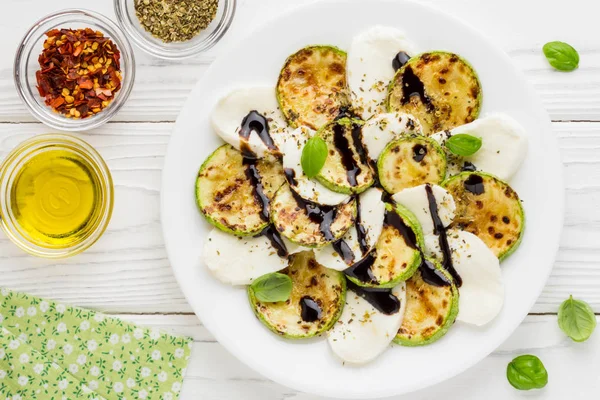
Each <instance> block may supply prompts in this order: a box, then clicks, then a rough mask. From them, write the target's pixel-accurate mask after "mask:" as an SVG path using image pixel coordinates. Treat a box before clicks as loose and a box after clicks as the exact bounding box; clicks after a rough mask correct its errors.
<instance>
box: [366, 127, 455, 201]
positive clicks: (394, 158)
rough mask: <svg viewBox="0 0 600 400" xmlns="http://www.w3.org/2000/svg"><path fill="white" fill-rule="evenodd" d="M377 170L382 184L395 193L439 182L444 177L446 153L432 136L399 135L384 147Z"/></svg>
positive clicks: (389, 191) (388, 190)
mask: <svg viewBox="0 0 600 400" xmlns="http://www.w3.org/2000/svg"><path fill="white" fill-rule="evenodd" d="M377 169H378V171H379V182H380V183H381V186H383V188H384V189H385V190H386V191H387V192H388V193H392V194H394V193H398V192H399V191H401V190H402V189H406V188H411V187H415V186H419V185H422V184H424V183H433V184H438V183H440V182H442V181H443V180H444V178H445V177H446V155H445V154H444V150H443V149H442V147H441V146H440V145H439V144H438V143H437V142H436V141H435V140H433V139H430V138H426V137H423V136H402V137H400V138H399V139H396V140H394V141H392V142H390V144H388V145H387V147H386V148H385V149H384V150H383V152H382V153H381V155H380V156H379V160H378V161H377Z"/></svg>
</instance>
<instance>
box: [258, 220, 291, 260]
mask: <svg viewBox="0 0 600 400" xmlns="http://www.w3.org/2000/svg"><path fill="white" fill-rule="evenodd" d="M258 236H265V237H266V238H267V239H269V241H270V242H271V246H273V248H274V249H275V250H277V255H278V256H279V257H281V258H285V257H287V256H289V255H290V254H289V253H288V249H287V247H286V245H285V242H284V241H283V239H282V238H281V235H280V234H279V232H277V229H275V227H274V226H273V225H269V226H267V227H266V228H265V229H264V230H263V231H262V232H261V233H259V234H258Z"/></svg>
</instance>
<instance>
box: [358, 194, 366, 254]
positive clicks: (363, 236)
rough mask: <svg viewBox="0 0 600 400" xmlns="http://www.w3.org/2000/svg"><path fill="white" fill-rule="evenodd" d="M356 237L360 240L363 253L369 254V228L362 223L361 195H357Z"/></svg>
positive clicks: (359, 243)
mask: <svg viewBox="0 0 600 400" xmlns="http://www.w3.org/2000/svg"><path fill="white" fill-rule="evenodd" d="M356 239H357V240H358V245H359V246H360V251H361V252H362V253H363V254H367V251H369V243H368V242H367V230H366V228H365V226H364V225H363V223H362V213H361V211H360V197H359V196H356Z"/></svg>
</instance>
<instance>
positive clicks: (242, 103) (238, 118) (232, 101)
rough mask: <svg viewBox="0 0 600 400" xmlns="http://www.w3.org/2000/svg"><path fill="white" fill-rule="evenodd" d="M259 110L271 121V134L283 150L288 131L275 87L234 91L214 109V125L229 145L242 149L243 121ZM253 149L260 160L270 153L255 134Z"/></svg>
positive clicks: (211, 118)
mask: <svg viewBox="0 0 600 400" xmlns="http://www.w3.org/2000/svg"><path fill="white" fill-rule="evenodd" d="M253 110H256V111H258V112H259V113H260V114H262V115H263V116H264V117H265V118H267V120H268V123H269V134H270V135H271V137H272V138H273V141H274V142H275V145H276V146H277V147H280V144H281V142H282V139H283V137H284V136H285V133H286V131H287V125H286V123H285V120H284V119H283V115H282V114H281V112H280V111H279V106H278V105H277V98H276V97H275V89H274V88H273V87H272V86H258V87H250V88H244V89H238V90H234V91H233V92H231V93H229V94H228V95H227V96H225V97H223V98H222V99H220V100H219V102H218V103H217V105H216V106H215V108H214V109H213V111H212V113H211V116H210V122H211V124H212V126H213V129H214V130H215V131H216V132H217V134H218V135H219V136H220V137H221V138H222V139H223V140H224V141H226V142H227V143H229V144H230V145H232V146H233V147H235V148H236V149H238V150H239V149H240V137H239V130H240V127H241V125H242V120H243V119H244V117H246V116H247V115H248V113H249V112H250V111H253ZM248 145H249V146H250V149H251V150H252V151H253V152H254V153H255V154H256V155H257V156H258V157H260V158H262V157H264V156H265V155H266V154H267V153H269V152H270V150H269V149H268V148H267V146H266V145H265V144H264V143H263V142H262V140H261V139H260V138H259V137H258V135H257V134H256V133H255V132H252V133H251V134H250V137H249V139H248Z"/></svg>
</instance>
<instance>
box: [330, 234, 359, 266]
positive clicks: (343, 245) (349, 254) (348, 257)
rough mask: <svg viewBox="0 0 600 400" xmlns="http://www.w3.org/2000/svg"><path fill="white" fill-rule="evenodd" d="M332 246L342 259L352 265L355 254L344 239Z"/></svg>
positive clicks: (333, 243)
mask: <svg viewBox="0 0 600 400" xmlns="http://www.w3.org/2000/svg"><path fill="white" fill-rule="evenodd" d="M331 246H332V247H333V250H335V252H336V253H338V254H339V255H340V257H342V259H343V260H344V262H345V263H346V264H348V265H350V264H352V263H353V262H354V252H353V251H352V249H351V248H350V246H349V245H348V242H346V241H345V240H344V239H338V240H336V241H335V242H332V243H331Z"/></svg>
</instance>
